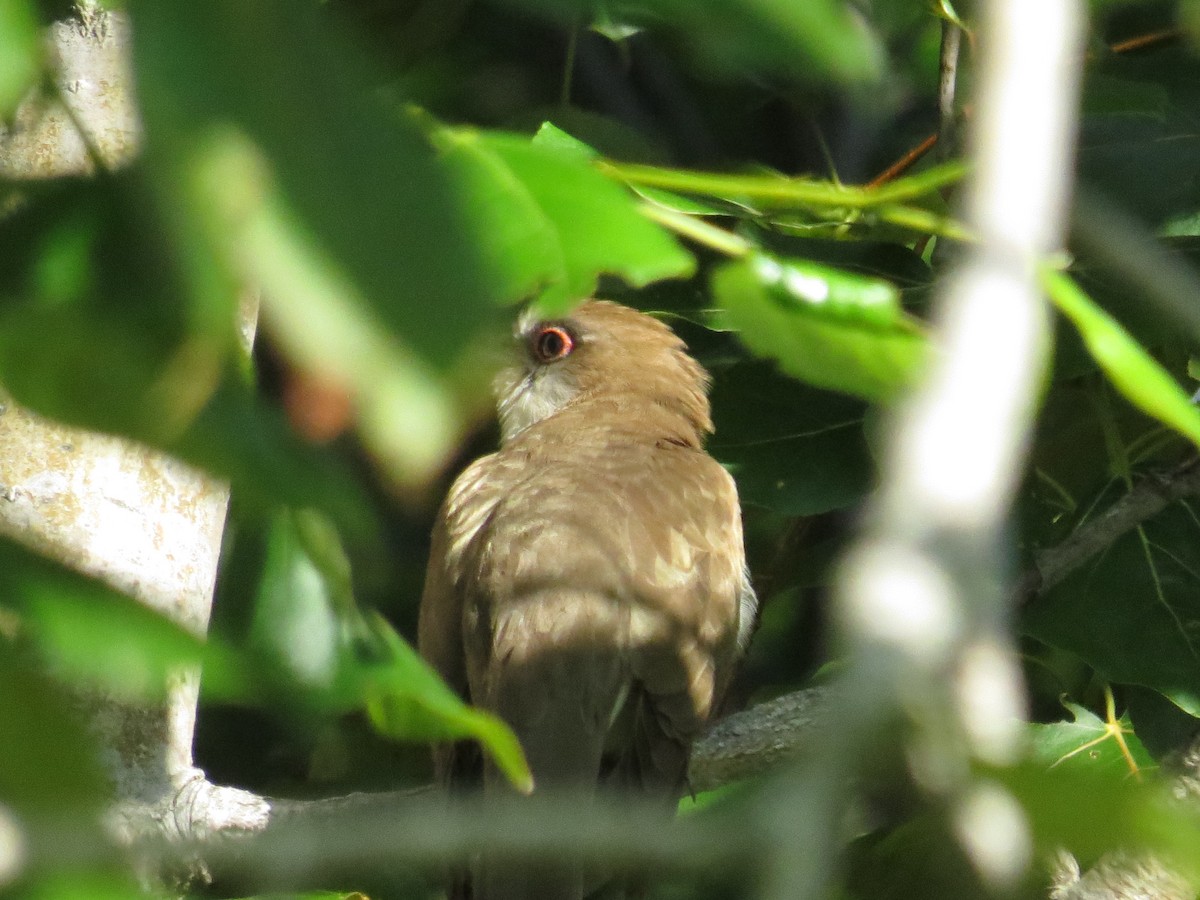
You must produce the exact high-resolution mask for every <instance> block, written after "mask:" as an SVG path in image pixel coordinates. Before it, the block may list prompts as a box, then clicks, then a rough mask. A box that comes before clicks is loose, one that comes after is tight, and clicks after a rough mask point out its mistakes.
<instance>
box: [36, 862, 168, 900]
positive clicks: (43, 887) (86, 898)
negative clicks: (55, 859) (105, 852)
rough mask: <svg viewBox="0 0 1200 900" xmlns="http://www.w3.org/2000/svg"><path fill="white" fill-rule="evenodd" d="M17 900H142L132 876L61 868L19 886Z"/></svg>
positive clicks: (142, 893) (143, 898)
mask: <svg viewBox="0 0 1200 900" xmlns="http://www.w3.org/2000/svg"><path fill="white" fill-rule="evenodd" d="M17 896H18V897H19V898H20V900H145V898H146V892H145V891H143V890H141V889H140V888H139V887H138V885H137V884H136V882H135V881H134V879H133V877H132V875H129V874H124V873H117V872H113V871H105V870H86V869H85V870H78V869H72V868H67V867H63V868H61V869H59V870H58V871H55V872H52V873H49V874H47V875H44V876H41V877H38V878H35V879H34V880H33V881H32V883H31V884H29V885H27V886H22V888H21V891H20V893H19V894H18V895H17Z"/></svg>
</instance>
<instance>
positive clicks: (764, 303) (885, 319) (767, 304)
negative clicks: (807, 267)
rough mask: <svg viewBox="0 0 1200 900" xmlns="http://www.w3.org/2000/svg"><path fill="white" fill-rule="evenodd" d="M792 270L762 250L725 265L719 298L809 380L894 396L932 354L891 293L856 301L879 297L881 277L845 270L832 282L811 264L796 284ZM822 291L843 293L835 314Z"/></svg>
mask: <svg viewBox="0 0 1200 900" xmlns="http://www.w3.org/2000/svg"><path fill="white" fill-rule="evenodd" d="M764 262H766V263H769V265H764ZM784 271H786V270H785V269H784V268H783V267H782V266H781V265H780V264H779V263H778V262H776V261H774V260H771V259H770V258H769V257H766V256H759V257H757V258H755V259H750V260H744V261H742V262H737V263H731V264H728V265H725V266H722V267H721V268H720V269H719V270H718V271H717V272H716V274H715V275H714V277H713V295H714V297H715V298H716V300H717V302H718V303H719V304H720V305H721V306H722V308H724V310H725V311H726V313H727V314H728V316H729V320H730V323H731V324H732V325H733V326H734V327H735V328H737V329H738V331H739V333H740V337H741V339H742V340H743V341H744V342H745V344H746V345H747V346H748V347H749V348H750V349H751V350H753V351H754V352H755V353H757V354H759V355H761V356H764V357H767V358H770V359H774V360H776V361H778V363H779V365H780V367H781V368H782V369H783V370H784V371H785V372H787V373H788V374H789V375H792V376H793V377H796V378H799V379H800V380H802V381H807V382H808V383H810V384H813V385H816V386H817V387H824V388H830V389H832V390H837V391H842V392H844V393H848V394H854V395H856V396H859V397H862V398H864V399H867V400H887V399H890V398H891V397H893V396H894V395H895V394H896V393H897V392H898V391H899V390H901V389H902V388H903V387H904V386H905V385H906V384H908V383H909V382H910V381H911V379H912V378H913V376H914V375H915V373H916V370H917V369H918V367H919V366H920V365H921V363H922V361H923V360H924V357H925V353H926V349H927V348H926V341H925V339H924V337H923V336H922V335H921V333H920V332H919V331H917V330H916V329H915V328H914V326H913V324H912V322H911V321H910V320H908V319H907V318H905V317H904V316H903V314H902V313H900V312H899V311H898V307H897V306H896V305H894V304H892V303H890V302H888V301H887V300H886V299H885V301H884V302H883V303H877V302H872V303H870V304H866V305H862V306H859V305H858V304H856V302H855V301H856V300H858V299H861V298H862V297H869V298H870V299H872V300H874V298H875V297H876V292H877V290H878V287H877V285H878V281H876V280H874V279H871V280H866V279H855V278H854V276H850V275H845V274H842V275H840V278H839V280H838V281H837V283H829V282H828V281H822V279H821V278H820V277H819V276H816V277H814V276H812V275H811V271H809V272H804V273H802V274H803V275H804V277H803V278H800V279H798V281H799V284H798V285H797V286H793V285H790V284H789V283H788V281H787V280H786V279H785V278H781V272H784ZM796 287H802V288H804V289H805V292H806V293H807V294H808V295H809V299H808V300H805V299H803V298H802V296H801V295H800V294H799V293H797V290H795V288H796ZM813 292H816V293H813ZM821 292H827V293H826V296H827V297H831V296H833V295H835V294H836V295H837V297H838V302H837V303H836V304H831V309H830V312H829V313H828V314H826V313H825V310H824V308H822V305H821V303H819V302H817V303H814V302H812V299H811V298H812V297H819V296H820V295H821ZM781 299H782V300H783V302H781Z"/></svg>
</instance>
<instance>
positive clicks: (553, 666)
mask: <svg viewBox="0 0 1200 900" xmlns="http://www.w3.org/2000/svg"><path fill="white" fill-rule="evenodd" d="M516 339H517V343H518V345H519V361H518V364H517V365H516V366H515V367H514V368H511V369H508V370H505V371H504V372H502V373H501V374H500V375H499V376H498V378H497V379H496V393H497V400H498V407H499V413H500V422H501V431H502V438H501V447H500V450H499V451H498V452H496V453H493V454H491V455H490V456H485V457H483V458H482V459H479V460H477V461H476V462H475V463H474V464H472V465H471V466H470V467H469V468H468V469H467V470H466V471H465V472H463V474H462V475H461V476H459V478H458V480H457V481H456V482H455V483H454V486H453V487H452V488H451V490H450V493H449V496H448V497H447V499H446V501H445V504H444V505H443V507H442V509H441V512H440V513H439V515H438V519H437V524H436V525H435V527H434V532H433V542H432V549H431V553H430V561H429V569H428V572H427V574H426V581H425V592H424V595H423V597H422V599H421V616H420V629H419V630H420V649H421V652H422V654H423V655H424V656H425V657H426V659H428V660H429V661H430V662H431V663H432V664H433V665H434V667H435V668H437V670H438V671H439V672H440V673H441V675H442V676H443V677H444V678H445V679H446V681H447V682H448V683H449V684H450V685H451V686H453V687H454V688H455V689H457V690H458V691H459V693H460V694H461V695H462V696H463V697H464V698H466V699H467V700H469V701H470V702H471V703H473V704H475V705H477V706H480V707H483V708H485V709H488V710H491V711H493V712H495V713H496V714H498V715H499V716H500V717H502V718H503V719H504V720H505V721H506V722H508V724H509V725H510V726H512V728H513V730H514V731H515V732H516V735H517V737H518V738H519V739H520V741H521V744H522V746H523V747H524V749H525V753H526V756H527V758H528V760H529V764H530V768H531V770H532V772H533V776H534V783H535V790H538V791H542V790H554V789H572V790H576V791H579V790H585V791H589V790H594V789H596V787H597V786H598V785H600V784H603V785H605V786H611V787H613V788H624V789H630V790H639V791H644V792H648V793H649V794H651V795H652V796H659V797H661V798H662V800H663V802H664V807H665V808H666V809H671V808H673V804H674V803H675V801H676V800H677V799H678V797H679V794H680V793H681V792H682V790H683V788H684V786H685V780H686V776H687V762H688V753H689V750H690V745H691V742H692V740H693V738H694V737H695V736H696V735H697V733H698V732H699V731H700V730H701V728H702V727H703V726H704V724H705V722H706V720H707V719H708V717H709V715H710V714H711V713H712V711H713V709H714V707H715V705H716V703H717V701H718V700H719V698H720V696H721V693H722V691H723V689H724V688H725V686H726V684H727V682H728V680H729V677H730V674H731V670H732V668H733V664H734V661H735V658H736V657H737V654H738V652H739V650H740V649H741V647H742V646H744V644H745V642H746V640H747V638H748V635H749V632H750V629H751V627H752V623H753V619H754V614H755V597H754V591H753V589H752V588H751V586H750V581H749V577H748V574H747V572H746V568H745V554H744V551H743V546H742V525H741V512H740V509H739V506H738V497H737V489H736V487H735V486H734V482H733V479H732V478H731V477H730V476H729V474H728V473H727V472H726V471H725V470H724V469H723V468H722V467H721V466H720V465H719V464H718V463H717V462H716V461H715V460H713V459H712V457H710V456H709V455H708V454H707V453H706V452H705V451H704V449H703V441H704V437H705V435H706V434H708V433H710V432H711V431H712V420H711V417H710V413H709V404H708V398H707V388H708V384H709V378H708V374H707V373H706V372H705V371H704V369H703V368H701V366H700V365H699V364H698V363H697V362H696V361H695V360H693V359H692V358H691V357H690V356H689V355H688V353H687V348H686V347H685V345H684V343H683V341H681V340H680V339H679V338H678V337H677V336H676V335H675V334H674V333H673V332H672V331H671V330H670V329H669V328H668V327H667V326H666V325H664V324H662V323H661V322H659V321H657V320H656V319H653V318H651V317H650V316H647V315H644V314H642V313H639V312H636V311H634V310H632V309H629V308H627V307H623V306H619V305H617V304H615V303H609V302H605V301H590V302H587V303H584V304H583V305H582V306H580V307H579V308H578V309H576V310H575V312H573V313H572V314H571V315H569V316H566V317H565V318H561V319H551V320H544V321H539V320H537V319H536V318H534V317H533V316H532V315H530V314H526V315H525V316H523V317H522V318H521V319H520V321H519V322H518V325H517V329H516ZM435 761H436V767H437V770H438V775H439V778H440V779H441V780H442V781H443V782H445V783H446V784H447V785H448V786H451V787H454V786H457V785H460V784H463V783H467V782H469V781H471V780H472V779H474V780H476V781H478V779H479V778H480V773H481V772H482V778H483V781H484V783H485V790H487V791H489V792H490V791H497V790H503V789H504V786H503V784H502V776H500V775H499V773H497V772H495V771H493V770H492V769H491V767H490V766H489V767H487V769H486V771H484V768H483V766H482V764H481V762H480V758H479V754H478V751H477V749H475V748H473V747H470V746H466V745H455V746H443V747H440V748H438V750H437V751H436V752H435ZM585 880H587V879H585V877H584V875H583V873H582V871H581V868H580V867H579V866H577V865H576V866H573V865H570V864H569V863H560V864H559V865H558V866H557V867H555V866H552V865H548V866H542V867H537V868H536V870H534V871H530V870H529V869H528V867H527V868H526V870H524V871H522V870H519V868H518V867H516V866H515V865H511V866H507V867H505V866H502V865H499V864H494V863H489V862H487V861H485V862H483V863H481V864H480V866H478V867H477V871H476V872H475V877H474V894H473V896H474V897H475V900H501V898H503V900H515V898H528V900H534V898H537V900H558V898H563V900H567V898H572V900H573V898H579V897H582V896H583V895H584V893H585V888H586V887H589V886H591V887H594V886H596V885H595V879H592V880H591V881H590V882H589V884H588V885H585ZM456 890H457V892H458V893H457V894H456V896H464V897H465V896H471V894H470V892H469V889H467V888H466V887H465V885H464V884H460V885H459V886H458V888H457V889H456Z"/></svg>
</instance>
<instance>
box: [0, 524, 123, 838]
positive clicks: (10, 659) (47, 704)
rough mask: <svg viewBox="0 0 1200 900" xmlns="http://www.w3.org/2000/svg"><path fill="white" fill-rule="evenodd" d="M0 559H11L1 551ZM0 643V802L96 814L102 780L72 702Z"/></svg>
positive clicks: (78, 815)
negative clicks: (1, 725) (1, 556)
mask: <svg viewBox="0 0 1200 900" xmlns="http://www.w3.org/2000/svg"><path fill="white" fill-rule="evenodd" d="M4 550H5V547H4V545H3V544H0V552H4ZM3 562H4V563H5V564H6V565H7V564H11V562H12V559H11V558H10V557H9V556H8V555H7V554H5V556H4V558H3ZM0 578H3V576H0ZM0 640H2V639H0ZM0 647H3V652H0V721H3V722H4V727H3V728H0V804H5V805H8V806H11V807H12V808H13V809H16V810H18V811H20V812H23V813H28V814H31V815H32V814H36V815H37V816H41V817H47V816H53V815H55V814H60V813H65V814H69V815H71V816H74V817H75V820H76V821H79V820H82V818H84V817H85V816H87V815H88V814H89V813H99V812H100V810H101V807H102V804H103V803H104V802H105V801H106V800H107V798H108V795H109V788H108V783H107V781H106V779H105V778H104V775H103V773H102V772H101V771H100V768H99V766H98V765H97V763H96V756H95V754H94V752H93V750H94V748H93V742H92V740H91V738H90V737H89V736H88V734H87V731H86V729H85V728H84V725H83V723H82V721H81V720H80V716H79V710H78V707H77V704H75V703H74V702H72V701H71V700H70V699H69V698H68V697H67V696H66V694H65V693H64V692H63V690H62V687H61V685H58V684H55V683H54V682H53V681H51V680H50V679H49V678H47V677H46V676H45V675H44V674H43V673H40V672H38V671H35V670H34V668H33V667H32V666H29V665H27V664H26V663H27V662H28V660H23V659H22V658H21V656H19V655H18V654H17V653H15V652H12V651H10V650H9V648H8V647H6V646H4V645H2V644H0Z"/></svg>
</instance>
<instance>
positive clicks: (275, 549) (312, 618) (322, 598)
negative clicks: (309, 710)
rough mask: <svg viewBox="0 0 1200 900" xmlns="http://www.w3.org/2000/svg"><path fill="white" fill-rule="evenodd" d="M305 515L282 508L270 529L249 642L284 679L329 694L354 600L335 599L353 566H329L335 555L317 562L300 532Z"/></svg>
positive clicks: (343, 589)
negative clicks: (342, 568) (344, 625)
mask: <svg viewBox="0 0 1200 900" xmlns="http://www.w3.org/2000/svg"><path fill="white" fill-rule="evenodd" d="M303 515H304V514H302V513H299V512H293V511H291V510H282V511H280V512H278V513H277V514H276V515H275V517H274V519H273V520H272V522H271V523H270V526H269V527H268V529H267V546H266V557H265V559H264V560H263V568H262V575H261V578H260V580H259V584H258V591H257V592H256V596H255V598H254V614H253V618H252V620H251V625H250V635H249V640H250V646H251V648H252V650H253V652H254V653H255V655H256V657H258V658H260V659H262V660H263V661H264V663H266V665H267V666H268V667H270V669H271V670H273V671H274V672H275V673H276V677H277V678H279V677H280V676H282V678H281V681H284V682H285V683H292V684H296V685H299V686H301V687H302V688H304V689H307V690H308V691H310V692H315V693H317V694H322V693H325V694H327V693H328V692H329V691H331V690H332V688H333V686H334V685H335V683H336V681H337V679H338V677H339V674H340V672H341V669H342V667H343V662H344V661H343V659H342V657H343V655H345V654H344V647H345V638H344V633H343V628H342V621H343V620H344V619H345V615H344V613H346V612H347V611H348V610H349V609H352V607H353V602H354V601H353V597H352V596H339V597H338V599H337V600H336V601H335V599H334V595H335V594H342V592H347V593H348V591H349V563H348V562H347V563H345V567H346V568H345V571H344V572H342V571H340V570H338V569H337V568H336V567H335V565H336V564H334V563H332V562H331V560H330V557H331V556H332V554H325V559H324V560H323V561H324V562H325V563H326V565H318V564H317V563H316V562H315V561H314V560H313V558H312V555H311V553H310V552H309V547H308V542H306V541H305V540H304V538H303V537H302V536H301V534H300V528H301V525H300V521H301V518H302V516H303ZM308 515H309V516H311V514H308ZM337 552H338V553H340V547H338V548H337ZM341 561H342V562H345V556H344V554H343V555H342V556H341ZM339 609H340V610H341V611H342V613H343V615H342V616H339V612H338V610H339Z"/></svg>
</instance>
